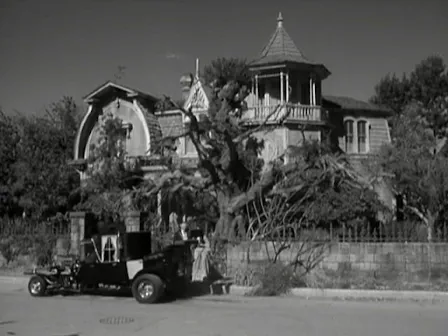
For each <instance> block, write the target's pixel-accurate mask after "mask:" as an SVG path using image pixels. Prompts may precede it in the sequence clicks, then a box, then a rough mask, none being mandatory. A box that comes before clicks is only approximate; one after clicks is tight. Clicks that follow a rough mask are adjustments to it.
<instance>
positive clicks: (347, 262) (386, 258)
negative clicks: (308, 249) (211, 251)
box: [227, 242, 448, 275]
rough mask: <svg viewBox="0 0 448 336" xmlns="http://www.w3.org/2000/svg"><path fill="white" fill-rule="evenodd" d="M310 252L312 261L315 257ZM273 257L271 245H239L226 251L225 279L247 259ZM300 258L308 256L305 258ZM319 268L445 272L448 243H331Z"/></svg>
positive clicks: (285, 256) (288, 254)
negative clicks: (441, 270) (431, 270)
mask: <svg viewBox="0 0 448 336" xmlns="http://www.w3.org/2000/svg"><path fill="white" fill-rule="evenodd" d="M300 248H302V251H304V250H305V249H304V248H303V245H300V244H295V245H294V246H293V247H292V248H291V249H288V250H285V251H284V252H282V253H281V254H280V259H281V260H282V261H291V260H293V259H294V258H295V256H296V255H297V252H298V250H299V249H300ZM317 251H318V250H314V253H315V254H316V256H315V258H311V259H310V260H313V259H314V260H317V257H319V256H318V255H317V254H319V253H317ZM268 255H270V256H271V257H272V256H273V255H274V249H273V245H272V244H268V245H267V246H266V245H265V244H264V243H259V242H256V243H252V244H250V245H248V244H240V245H237V246H231V247H229V248H228V250H227V273H228V274H229V275H231V274H232V272H233V271H234V270H235V269H237V268H238V267H239V266H240V265H241V264H242V263H245V262H246V260H247V257H248V256H249V258H250V261H251V262H260V261H264V260H268ZM303 256H308V254H305V255H303ZM318 267H319V268H322V269H326V270H332V271H337V270H340V269H341V268H344V269H347V268H349V269H350V270H352V271H372V272H373V271H374V272H377V273H381V272H385V273H392V272H396V273H400V274H403V273H419V272H426V271H427V270H428V269H430V268H431V269H434V270H436V269H439V270H440V269H448V243H432V244H431V245H428V244H426V243H332V244H328V245H325V246H324V247H323V248H322V253H321V261H320V262H319V264H318Z"/></svg>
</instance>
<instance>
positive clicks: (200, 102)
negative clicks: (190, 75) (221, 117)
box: [184, 78, 212, 111]
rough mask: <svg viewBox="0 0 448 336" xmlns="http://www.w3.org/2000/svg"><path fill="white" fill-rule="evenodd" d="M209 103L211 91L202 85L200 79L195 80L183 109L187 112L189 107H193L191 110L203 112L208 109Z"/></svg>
mask: <svg viewBox="0 0 448 336" xmlns="http://www.w3.org/2000/svg"><path fill="white" fill-rule="evenodd" d="M211 101H212V89H211V88H210V87H209V86H207V85H204V84H203V82H202V81H201V79H199V78H196V79H195V81H194V82H193V85H192V86H191V88H190V93H189V94H188V98H187V100H186V101H185V103H184V109H186V110H188V109H189V108H190V107H193V110H201V111H202V110H204V111H205V110H208V108H209V107H210V102H211Z"/></svg>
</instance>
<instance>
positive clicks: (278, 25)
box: [277, 12, 283, 28]
mask: <svg viewBox="0 0 448 336" xmlns="http://www.w3.org/2000/svg"><path fill="white" fill-rule="evenodd" d="M277 27H278V28H281V27H283V16H282V12H279V13H278V17H277Z"/></svg>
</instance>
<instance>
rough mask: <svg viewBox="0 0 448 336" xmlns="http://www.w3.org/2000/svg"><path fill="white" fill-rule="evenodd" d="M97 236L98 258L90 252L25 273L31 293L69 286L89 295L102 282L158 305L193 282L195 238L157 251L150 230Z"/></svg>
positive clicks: (43, 293) (53, 290)
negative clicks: (80, 257) (126, 290)
mask: <svg viewBox="0 0 448 336" xmlns="http://www.w3.org/2000/svg"><path fill="white" fill-rule="evenodd" d="M97 240H98V241H95V239H93V238H91V239H90V240H89V241H88V243H89V244H90V247H91V248H93V249H92V250H93V256H94V257H93V258H92V254H91V256H90V257H86V258H84V259H85V260H82V261H79V260H75V261H74V262H73V263H72V264H71V265H70V266H68V267H65V268H64V267H61V266H52V267H50V268H47V269H34V270H33V271H31V272H25V274H28V275H31V278H30V280H29V283H28V291H29V293H30V294H31V295H32V296H44V295H47V294H50V293H54V292H58V291H59V292H61V291H67V290H70V291H76V292H79V293H86V292H87V290H89V289H92V288H98V286H114V287H120V288H130V289H131V290H132V295H133V297H134V298H135V299H136V300H137V301H138V302H140V303H155V302H157V301H159V300H160V299H161V298H162V297H163V296H164V294H166V293H169V292H171V293H174V292H175V291H176V290H179V288H184V286H185V284H188V282H189V281H190V276H191V273H190V271H189V270H190V269H191V263H192V258H191V245H192V244H194V242H195V240H193V239H192V240H191V241H180V242H173V244H171V245H169V246H167V247H164V248H163V249H161V250H160V251H159V252H156V253H153V252H152V251H151V233H150V232H127V233H123V234H119V233H118V234H116V235H101V236H98V237H97ZM98 243H100V244H101V245H100V246H98V245H99V244H98Z"/></svg>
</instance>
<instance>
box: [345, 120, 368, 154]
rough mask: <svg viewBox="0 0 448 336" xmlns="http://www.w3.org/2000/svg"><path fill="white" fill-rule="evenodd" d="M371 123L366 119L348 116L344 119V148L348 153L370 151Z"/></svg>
mask: <svg viewBox="0 0 448 336" xmlns="http://www.w3.org/2000/svg"><path fill="white" fill-rule="evenodd" d="M369 127H370V126H369V123H368V121H366V120H363V119H361V120H359V119H355V118H352V117H348V118H347V119H346V120H345V121H344V131H345V135H344V142H345V143H344V150H345V152H346V153H348V154H352V153H359V154H366V153H368V152H369V148H370V146H369V141H370V139H369V138H370V136H369Z"/></svg>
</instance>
